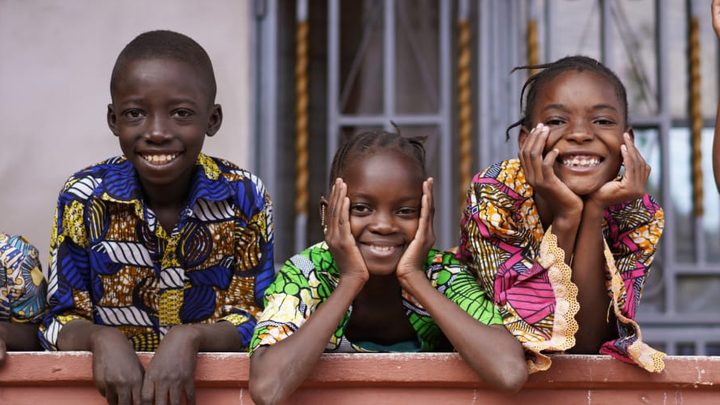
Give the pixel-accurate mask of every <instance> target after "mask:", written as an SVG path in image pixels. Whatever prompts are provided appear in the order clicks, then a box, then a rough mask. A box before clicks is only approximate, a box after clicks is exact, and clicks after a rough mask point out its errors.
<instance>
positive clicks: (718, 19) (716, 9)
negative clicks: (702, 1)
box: [711, 0, 720, 38]
mask: <svg viewBox="0 0 720 405" xmlns="http://www.w3.org/2000/svg"><path fill="white" fill-rule="evenodd" d="M711 9H712V25H713V29H714V30H715V35H717V37H718V38H720V0H712V6H711Z"/></svg>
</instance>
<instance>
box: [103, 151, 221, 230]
mask: <svg viewBox="0 0 720 405" xmlns="http://www.w3.org/2000/svg"><path fill="white" fill-rule="evenodd" d="M106 164H107V166H106V171H105V173H104V175H103V176H102V179H101V181H100V184H99V187H98V189H97V190H98V196H99V198H100V199H101V200H104V201H110V202H114V203H119V204H133V205H135V213H136V214H137V215H138V216H139V217H140V218H145V215H144V213H143V211H144V209H143V205H144V204H143V200H144V199H143V195H142V188H141V186H140V182H139V180H138V177H137V172H136V171H135V168H134V167H133V165H132V164H131V163H130V162H129V161H128V160H127V159H126V158H125V157H124V156H119V157H116V158H113V159H110V160H109V161H107V162H106ZM230 196H232V190H231V187H230V184H229V183H228V180H227V179H226V178H225V177H224V176H223V175H222V172H221V170H220V167H219V166H218V164H217V163H216V162H215V161H214V160H213V159H212V158H211V157H209V156H207V155H205V154H203V153H201V154H200V155H199V156H198V159H197V162H196V164H195V170H194V172H193V177H192V180H191V183H190V192H189V197H188V201H187V204H186V205H185V207H186V208H187V209H190V210H192V208H193V207H195V205H196V203H197V200H198V199H203V200H205V201H223V200H227V199H228V198H230Z"/></svg>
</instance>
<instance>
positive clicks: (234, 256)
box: [40, 154, 274, 351]
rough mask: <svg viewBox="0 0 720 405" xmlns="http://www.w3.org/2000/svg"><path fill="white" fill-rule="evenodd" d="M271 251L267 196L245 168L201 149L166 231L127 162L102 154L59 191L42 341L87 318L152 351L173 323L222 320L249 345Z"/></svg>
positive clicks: (52, 343) (50, 341)
mask: <svg viewBox="0 0 720 405" xmlns="http://www.w3.org/2000/svg"><path fill="white" fill-rule="evenodd" d="M272 252H273V229H272V205H271V202H270V197H269V196H268V194H267V192H266V191H265V187H264V185H263V184H262V182H261V181H260V179H258V178H257V177H255V176H253V175H252V174H250V173H249V172H247V171H245V170H242V169H239V168H238V167H237V166H235V165H233V164H232V163H229V162H227V161H224V160H222V159H216V158H211V157H208V156H206V155H203V154H201V155H200V156H199V157H198V162H197V164H196V166H195V171H194V174H193V179H192V183H191V186H190V192H189V197H188V200H187V202H186V204H185V206H184V209H182V210H181V212H180V217H179V220H178V223H177V225H176V226H175V228H174V229H173V230H172V231H171V232H169V233H168V232H166V230H165V229H163V227H162V226H161V225H160V223H159V222H158V220H157V218H156V215H155V214H154V213H153V212H152V210H151V209H150V208H149V207H148V206H147V205H146V204H145V203H144V201H143V195H142V191H141V187H140V184H139V182H138V179H137V174H136V171H135V169H134V168H133V166H132V164H130V162H128V161H127V160H126V159H125V158H124V157H115V158H112V159H109V160H106V161H104V162H102V163H99V164H97V165H94V166H91V167H89V168H87V169H85V170H82V171H80V172H78V173H76V174H75V175H73V176H72V177H71V178H70V179H69V180H68V181H67V183H66V184H65V186H64V187H63V190H62V191H61V192H60V197H59V199H58V206H57V211H56V213H55V218H54V221H53V229H52V239H51V241H50V270H49V286H48V306H49V311H48V315H47V316H46V318H45V320H44V321H43V324H42V325H41V327H40V335H41V336H40V339H41V342H42V344H43V346H44V347H45V348H47V349H50V350H57V339H58V334H59V332H60V330H61V329H62V328H63V326H64V325H66V324H67V323H68V322H70V321H72V320H75V319H88V320H90V321H91V322H93V323H95V324H98V325H106V326H113V327H117V328H118V329H119V330H120V331H122V332H123V333H124V334H125V335H126V336H127V337H128V339H130V341H131V343H132V344H133V346H134V348H135V350H141V351H153V350H155V349H156V348H157V346H158V345H159V343H160V340H161V339H162V337H163V336H164V335H165V334H166V333H167V331H168V330H169V329H170V328H171V327H172V326H174V325H179V324H189V323H214V322H217V321H228V322H230V323H232V324H233V325H235V326H236V328H237V330H238V332H239V333H240V336H241V337H242V343H243V345H244V346H247V345H248V344H249V342H250V338H251V336H252V332H253V328H254V327H255V318H256V316H257V315H258V314H259V312H260V310H261V308H262V299H263V294H264V292H265V289H266V288H267V286H268V285H269V283H270V282H271V281H272V279H273V277H274V270H273V257H272Z"/></svg>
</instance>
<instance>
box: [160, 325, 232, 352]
mask: <svg viewBox="0 0 720 405" xmlns="http://www.w3.org/2000/svg"><path fill="white" fill-rule="evenodd" d="M170 331H171V332H170V333H181V334H185V335H187V338H189V339H192V341H193V343H194V345H195V347H196V348H197V350H198V351H200V352H239V351H242V350H243V349H244V346H243V344H242V340H241V338H240V333H239V332H238V330H237V328H236V327H235V326H234V325H233V324H231V323H230V322H225V321H221V322H217V323H211V324H187V325H177V326H174V327H172V329H170ZM160 344H161V345H162V342H161V343H160Z"/></svg>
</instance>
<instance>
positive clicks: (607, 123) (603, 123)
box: [595, 118, 615, 127]
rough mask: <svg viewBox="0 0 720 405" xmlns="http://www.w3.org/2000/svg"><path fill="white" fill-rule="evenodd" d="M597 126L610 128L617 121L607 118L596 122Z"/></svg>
mask: <svg viewBox="0 0 720 405" xmlns="http://www.w3.org/2000/svg"><path fill="white" fill-rule="evenodd" d="M595 124H597V125H600V126H603V127H609V126H613V125H615V121H613V120H610V119H607V118H598V119H596V120H595Z"/></svg>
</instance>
